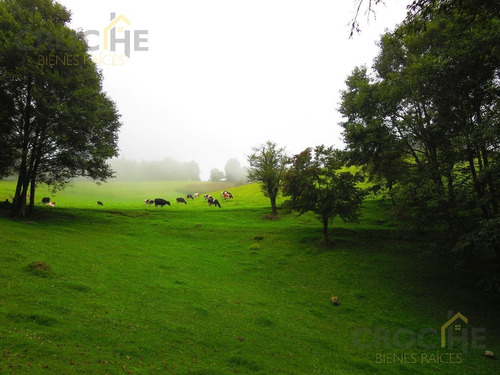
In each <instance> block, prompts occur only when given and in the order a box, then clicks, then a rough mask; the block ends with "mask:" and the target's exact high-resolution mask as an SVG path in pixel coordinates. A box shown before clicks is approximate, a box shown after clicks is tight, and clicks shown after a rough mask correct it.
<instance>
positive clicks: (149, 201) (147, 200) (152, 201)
mask: <svg viewBox="0 0 500 375" xmlns="http://www.w3.org/2000/svg"><path fill="white" fill-rule="evenodd" d="M154 202H155V200H154V199H144V204H153V203H154Z"/></svg>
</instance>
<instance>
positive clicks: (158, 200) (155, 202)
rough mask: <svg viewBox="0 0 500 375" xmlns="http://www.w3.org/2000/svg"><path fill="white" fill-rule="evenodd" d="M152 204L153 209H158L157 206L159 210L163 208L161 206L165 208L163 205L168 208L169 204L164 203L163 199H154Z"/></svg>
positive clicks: (167, 202)
mask: <svg viewBox="0 0 500 375" xmlns="http://www.w3.org/2000/svg"><path fill="white" fill-rule="evenodd" d="M154 204H155V208H156V207H158V206H160V207H161V208H163V206H165V205H167V206H170V202H169V201H166V200H165V199H163V198H156V199H155V200H154Z"/></svg>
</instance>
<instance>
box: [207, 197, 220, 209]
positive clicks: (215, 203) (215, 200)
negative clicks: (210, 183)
mask: <svg viewBox="0 0 500 375" xmlns="http://www.w3.org/2000/svg"><path fill="white" fill-rule="evenodd" d="M207 201H208V206H212V204H213V205H215V207H219V208H221V207H220V203H219V201H218V200H217V199H214V198H213V197H210V198H208V200H207Z"/></svg>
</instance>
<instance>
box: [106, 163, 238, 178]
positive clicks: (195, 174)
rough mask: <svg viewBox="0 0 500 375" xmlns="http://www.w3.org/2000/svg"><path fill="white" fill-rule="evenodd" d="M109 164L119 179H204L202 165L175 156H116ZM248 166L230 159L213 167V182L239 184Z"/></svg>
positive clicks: (211, 173)
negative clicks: (146, 158)
mask: <svg viewBox="0 0 500 375" xmlns="http://www.w3.org/2000/svg"><path fill="white" fill-rule="evenodd" d="M108 164H109V165H110V166H111V168H112V169H113V171H114V172H115V174H114V177H115V179H116V180H118V181H202V178H201V177H200V175H201V170H200V166H199V164H198V163H197V162H195V161H189V162H181V161H178V160H175V159H173V158H164V159H163V160H157V161H136V160H133V159H127V158H121V157H120V158H114V159H111V160H110V161H109V162H108ZM246 174H247V169H246V167H243V166H241V164H240V162H239V161H238V160H237V159H235V158H232V159H229V160H228V161H227V162H226V164H225V166H224V168H223V170H221V169H218V168H212V169H211V171H210V177H209V178H207V177H206V176H205V178H204V180H210V181H212V182H218V181H230V182H235V183H238V184H242V183H245V182H246Z"/></svg>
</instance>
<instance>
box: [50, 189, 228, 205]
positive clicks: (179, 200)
mask: <svg viewBox="0 0 500 375" xmlns="http://www.w3.org/2000/svg"><path fill="white" fill-rule="evenodd" d="M199 197H200V193H194V194H187V195H186V198H185V199H184V198H182V197H181V198H176V201H177V203H184V204H187V202H186V199H193V200H194V199H195V198H199ZM221 197H222V198H223V199H224V200H228V199H232V198H234V197H233V194H231V193H230V192H229V191H223V192H222V193H221ZM203 198H205V200H206V201H207V203H208V206H212V205H213V206H215V207H219V208H221V205H220V203H219V200H218V199H216V198H214V197H213V196H212V195H210V194H205V195H204V196H203ZM42 203H43V204H45V205H46V206H47V207H55V206H56V202H51V200H50V198H49V197H43V198H42ZM144 203H145V204H154V205H155V208H156V207H158V206H160V207H161V208H163V207H164V206H170V202H169V201H167V200H165V199H163V198H156V199H144ZM97 205H99V206H104V204H103V203H102V202H101V201H97Z"/></svg>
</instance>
